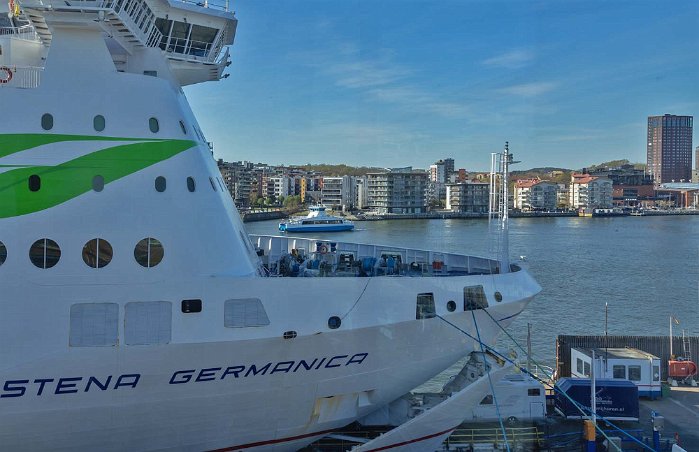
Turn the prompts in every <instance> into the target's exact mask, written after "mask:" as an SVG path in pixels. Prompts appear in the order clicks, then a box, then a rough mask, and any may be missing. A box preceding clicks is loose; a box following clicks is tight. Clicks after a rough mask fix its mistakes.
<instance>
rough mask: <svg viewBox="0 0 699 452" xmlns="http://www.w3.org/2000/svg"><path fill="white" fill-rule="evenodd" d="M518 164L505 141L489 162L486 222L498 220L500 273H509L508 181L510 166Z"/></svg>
mask: <svg viewBox="0 0 699 452" xmlns="http://www.w3.org/2000/svg"><path fill="white" fill-rule="evenodd" d="M515 163H519V162H517V161H515V160H514V157H513V155H512V154H511V153H510V143H509V142H508V141H505V149H503V151H502V152H499V153H498V152H493V153H492V154H491V160H490V202H489V209H488V222H489V223H491V224H492V223H493V220H495V219H496V218H497V220H498V234H499V244H500V246H499V247H498V253H499V259H498V260H499V261H500V272H501V273H509V271H510V243H509V232H508V218H509V216H508V208H509V206H508V192H507V186H508V180H509V171H510V165H512V164H515Z"/></svg>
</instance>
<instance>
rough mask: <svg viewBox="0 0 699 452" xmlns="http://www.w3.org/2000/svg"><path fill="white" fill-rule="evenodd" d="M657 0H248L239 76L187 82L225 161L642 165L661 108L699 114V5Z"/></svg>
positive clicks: (240, 5) (242, 10) (237, 55)
mask: <svg viewBox="0 0 699 452" xmlns="http://www.w3.org/2000/svg"><path fill="white" fill-rule="evenodd" d="M651 5H656V6H657V4H656V3H650V2H648V3H647V6H649V7H647V8H646V7H643V6H642V5H639V3H638V2H634V3H631V2H614V3H602V2H566V3H565V4H561V3H560V2H549V1H543V2H536V3H533V2H498V3H492V2H448V1H447V2H440V3H434V2H419V1H411V2H395V1H382V2H372V3H370V2H367V1H348V2H322V1H313V2H284V1H259V0H255V1H252V0H244V1H236V2H234V3H233V5H232V6H233V8H234V9H236V10H237V17H238V19H239V21H240V22H239V25H238V34H237V36H236V44H235V45H234V46H233V47H232V49H231V54H232V60H233V64H232V65H231V67H230V68H228V72H229V73H230V74H231V75H230V77H229V78H228V79H226V80H224V81H222V82H221V83H219V84H213V85H212V84H204V85H201V86H192V87H187V88H185V91H186V93H187V95H188V98H189V99H190V102H191V103H192V106H193V109H194V111H195V114H197V116H198V117H199V118H200V121H201V127H202V129H203V130H204V132H205V134H206V136H207V139H209V140H211V141H213V142H214V145H215V154H216V157H219V158H223V159H224V160H227V161H238V160H249V161H267V162H270V163H272V164H281V163H285V164H306V163H328V164H338V163H347V164H350V165H353V166H374V167H391V166H395V162H396V161H400V162H403V163H402V164H410V165H412V166H414V167H419V168H428V167H429V165H430V164H431V163H433V162H434V161H437V160H438V159H439V158H442V157H443V156H445V155H448V156H452V157H454V158H455V159H456V160H458V161H460V162H462V163H461V164H460V166H462V167H466V168H471V169H473V170H474V171H481V170H487V168H488V166H489V161H490V153H491V152H497V151H499V150H501V149H502V145H503V144H504V142H505V141H510V143H511V147H512V150H513V152H514V153H515V155H516V157H517V159H518V160H522V161H523V163H522V165H521V166H522V167H523V168H524V167H528V168H534V167H543V166H550V167H564V168H583V167H586V166H589V165H592V164H595V163H600V162H605V161H609V160H617V159H628V160H630V161H631V162H638V163H643V162H645V160H646V159H645V155H646V142H645V141H646V125H647V117H648V116H654V115H663V114H666V113H670V114H675V115H691V116H696V115H695V113H696V112H699V93H698V90H697V87H696V82H695V76H694V74H696V73H697V72H699V61H698V60H697V59H696V58H689V57H688V56H689V55H693V54H696V51H697V48H699V38H698V37H697V36H696V35H695V34H693V22H692V18H693V17H697V15H699V3H689V4H673V5H672V6H671V8H667V9H664V10H663V9H662V8H657V7H654V8H650V6H651ZM656 36H657V37H662V39H655V38H654V37H656ZM208 85H212V86H208ZM222 85H223V86H222ZM697 141H699V140H697V139H694V143H696V142H697Z"/></svg>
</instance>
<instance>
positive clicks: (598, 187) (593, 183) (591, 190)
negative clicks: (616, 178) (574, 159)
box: [569, 173, 613, 209]
mask: <svg viewBox="0 0 699 452" xmlns="http://www.w3.org/2000/svg"><path fill="white" fill-rule="evenodd" d="M612 192H613V188H612V180H611V179H609V178H608V177H601V176H591V175H589V174H580V173H573V174H571V184H570V198H569V203H570V207H572V208H575V209H586V208H590V209H593V208H611V207H612Z"/></svg>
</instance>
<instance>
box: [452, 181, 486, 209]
mask: <svg viewBox="0 0 699 452" xmlns="http://www.w3.org/2000/svg"><path fill="white" fill-rule="evenodd" d="M446 191H447V203H446V208H447V210H451V211H452V212H462V213H487V212H488V206H489V204H488V199H489V196H490V184H488V183H487V182H463V183H458V184H447V186H446Z"/></svg>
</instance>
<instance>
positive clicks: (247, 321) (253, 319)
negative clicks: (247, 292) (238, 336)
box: [223, 298, 269, 328]
mask: <svg viewBox="0 0 699 452" xmlns="http://www.w3.org/2000/svg"><path fill="white" fill-rule="evenodd" d="M266 325H269V317H267V312H266V311H265V307H264V306H262V301H261V300H260V299H259V298H241V299H237V300H226V303H225V305H224V307H223V326H225V327H226V328H245V327H250V326H266Z"/></svg>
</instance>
